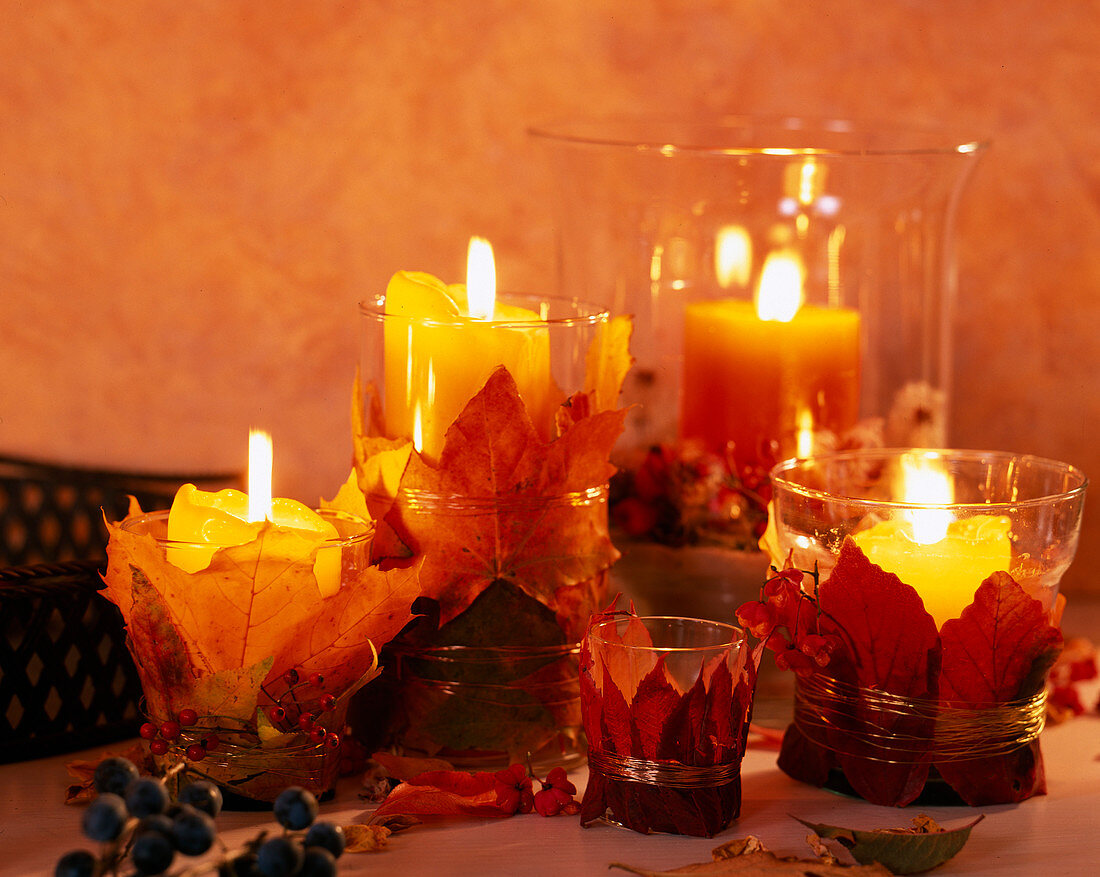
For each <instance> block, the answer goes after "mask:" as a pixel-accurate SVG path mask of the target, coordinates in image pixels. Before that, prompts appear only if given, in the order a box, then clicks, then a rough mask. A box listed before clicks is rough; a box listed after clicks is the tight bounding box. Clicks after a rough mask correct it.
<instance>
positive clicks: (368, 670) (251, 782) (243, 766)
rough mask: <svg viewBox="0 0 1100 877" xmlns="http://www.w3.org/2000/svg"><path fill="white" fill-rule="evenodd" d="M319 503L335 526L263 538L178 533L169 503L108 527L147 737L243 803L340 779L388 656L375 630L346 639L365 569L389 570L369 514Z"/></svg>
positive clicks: (114, 584) (113, 579) (157, 750)
mask: <svg viewBox="0 0 1100 877" xmlns="http://www.w3.org/2000/svg"><path fill="white" fill-rule="evenodd" d="M316 512H317V514H318V515H319V516H320V517H321V518H322V519H323V520H324V521H325V522H326V523H328V524H330V525H332V527H333V528H334V530H335V532H336V536H335V537H328V538H316V539H314V538H312V537H308V536H303V535H301V534H300V533H301V531H295V530H293V529H291V528H274V527H273V528H272V529H271V530H269V531H267V535H266V536H265V537H264V538H263V540H262V541H259V540H257V539H253V540H252V541H251V542H245V543H242V544H233V545H230V544H220V543H217V542H194V543H192V542H180V541H176V540H170V539H168V536H167V534H168V515H169V513H168V512H167V511H155V512H150V513H145V514H134V515H131V516H129V517H127V518H126V519H124V520H123V521H122V522H120V524H119V525H117V527H112V528H111V540H110V543H109V545H108V556H109V563H108V567H107V572H106V576H105V580H106V583H107V591H106V595H107V597H108V599H111V600H112V601H113V602H115V603H116V604H117V605H119V608H120V609H121V611H122V613H123V618H124V620H125V622H126V627H127V633H128V636H127V638H126V645H127V647H128V648H129V650H130V653H131V655H132V656H133V658H134V663H135V664H136V666H137V670H138V675H139V677H140V678H141V682H142V689H143V692H144V698H145V713H146V718H147V719H148V726H149V727H150V728H151V729H152V733H154V736H153V737H152V738H150V749H151V751H152V753H153V755H154V758H155V760H156V761H157V763H158V765H159V766H160V767H161V768H162V769H163V770H165V771H166V773H167V774H168V775H170V777H171V782H172V783H173V784H175V785H176V786H179V785H186V784H187V783H188V782H192V781H194V780H195V779H199V778H202V779H208V780H211V781H213V782H215V783H216V784H217V785H218V786H220V787H221V788H222V790H223V794H224V795H225V798H226V802H227V806H230V807H234V808H236V809H250V808H253V807H263V806H267V805H269V804H270V802H272V801H274V799H275V798H276V797H277V796H278V794H279V793H280V792H281V791H282V790H283V789H285V788H287V787H288V786H292V785H298V786H302V787H304V788H306V789H308V790H310V791H311V792H313V793H314V794H315V795H316V796H317V797H318V798H324V797H328V796H330V795H331V793H332V791H333V790H334V788H335V783H336V778H337V774H338V767H339V763H340V756H341V741H342V738H343V735H344V732H345V725H346V716H347V710H348V703H349V701H350V699H351V696H352V695H353V694H354V693H355V692H356V691H357V690H358V689H359V688H360V687H361V686H362V685H363V684H364V683H365V682H367V681H368V680H369V679H370V678H372V676H373V675H375V674H376V665H377V652H376V650H375V649H374V647H373V646H372V645H371V643H370V642H369V641H366V640H363V641H362V642H358V643H355V644H354V645H353V646H352V647H350V648H348V647H347V644H346V643H342V642H341V641H340V639H341V636H342V635H343V634H344V633H346V631H345V630H343V629H342V628H341V624H342V621H341V619H342V618H344V619H345V620H346V617H356V618H358V617H359V616H360V615H361V612H358V611H357V607H358V609H360V610H361V609H362V608H363V607H362V601H363V598H365V597H366V596H368V589H369V588H370V587H372V585H373V582H371V581H368V577H371V576H376V575H383V574H382V573H380V572H378V571H377V570H376V569H375V568H373V567H371V564H370V550H371V538H372V535H373V525H372V524H371V523H370V522H368V521H366V520H364V519H363V518H360V517H358V516H356V515H354V514H350V513H348V512H344V511H340V510H337V509H319V510H316ZM263 526H265V527H267V526H271V525H270V524H265V525H263ZM313 582H316V585H313V584H312V583H313ZM299 586H301V587H299ZM326 587H327V588H332V589H333V590H334V592H333V593H329V594H327V595H326V594H325V593H323V590H324V589H325V588H326ZM374 602H375V603H376V602H377V600H375V601H374ZM410 602H411V598H410ZM371 605H372V606H373V605H374V603H372V604H371ZM345 616H346V617H345ZM186 711H193V712H195V713H196V715H195V716H194V717H193V720H192V721H190V722H189V723H187V724H184V723H182V722H178V721H177V719H178V717H179V716H180V714H181V712H186ZM166 724H175V725H177V727H176V728H175V730H174V731H172V732H169V733H164V731H163V729H164V728H165V726H166ZM180 765H182V769H180V767H179V766H180ZM173 768H174V769H173Z"/></svg>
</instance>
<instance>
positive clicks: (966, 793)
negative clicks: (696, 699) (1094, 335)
mask: <svg viewBox="0 0 1100 877" xmlns="http://www.w3.org/2000/svg"><path fill="white" fill-rule="evenodd" d="M772 475H773V483H774V484H775V489H776V494H775V500H774V505H773V513H772V528H773V529H772V532H771V533H770V534H769V536H768V538H767V539H766V540H765V542H766V544H768V545H769V546H770V548H769V551H770V553H771V554H772V556H773V560H774V562H775V564H776V567H777V572H776V573H775V574H774V576H773V577H772V578H771V579H770V580H769V581H768V583H767V584H766V585H765V586H764V588H763V593H762V595H761V600H760V601H754V602H751V603H747V604H745V605H744V606H742V607H741V609H740V610H739V611H738V618H739V619H740V622H741V623H742V624H743V625H744V626H745V627H747V628H748V629H750V630H751V631H752V632H753V634H754V635H756V636H758V637H759V638H760V639H761V640H762V646H761V647H763V646H764V645H766V646H767V647H768V648H769V649H772V650H773V651H774V652H775V655H776V662H777V664H778V665H779V666H780V667H781V668H782V669H791V670H793V671H795V672H796V673H797V674H798V679H797V682H796V702H795V719H794V723H793V724H792V725H791V726H790V727H789V728H788V730H787V733H786V735H785V737H784V740H783V747H782V751H781V752H780V756H779V766H780V767H781V768H782V769H783V770H785V771H786V772H787V773H788V774H790V775H791V776H793V777H795V778H796V779H800V780H803V781H805V782H810V783H813V784H815V785H826V784H829V785H834V786H837V787H841V788H850V789H851V790H854V791H855V792H856V793H857V794H859V795H860V796H862V797H864V798H866V799H867V800H869V801H872V802H874V803H877V804H885V805H896V806H902V805H905V804H908V803H910V802H912V801H914V800H916V799H917V798H918V796H920V795H921V793H922V792H923V791H924V790H925V789H926V787H928V789H929V791H930V792H937V791H948V790H951V791H953V792H954V793H955V794H957V796H958V797H959V798H961V799H962V800H963V801H965V802H966V803H968V804H971V805H984V804H1003V803H1013V802H1017V801H1022V800H1024V799H1025V798H1028V797H1030V796H1032V795H1036V794H1042V793H1043V792H1044V791H1045V780H1044V776H1043V762H1042V752H1041V750H1040V748H1039V734H1040V732H1041V731H1042V729H1043V722H1044V706H1045V697H1046V691H1045V686H1044V683H1045V677H1046V673H1047V671H1048V670H1049V669H1050V667H1051V665H1052V664H1053V662H1054V660H1055V658H1056V657H1057V656H1058V653H1059V652H1060V651H1061V648H1062V636H1061V632H1060V631H1059V629H1058V626H1057V625H1058V617H1059V616H1060V612H1061V610H1060V606H1059V604H1058V602H1057V599H1056V598H1057V591H1058V582H1059V579H1060V578H1061V576H1062V574H1063V573H1064V572H1065V570H1066V568H1067V567H1068V566H1069V564H1070V562H1071V561H1072V559H1073V555H1074V552H1075V551H1076V546H1077V538H1078V532H1079V528H1080V520H1081V511H1082V506H1083V503H1084V492H1085V487H1086V479H1085V477H1084V475H1083V474H1082V473H1081V472H1080V471H1078V470H1077V469H1075V468H1074V467H1072V466H1069V465H1067V464H1064V463H1058V462H1054V461H1051V460H1043V459H1039V458H1036V457H1030V456H1021V455H1012V454H1006V453H999V452H992V451H930V450H876V451H856V452H848V453H838V454H825V455H820V456H816V457H809V458H806V459H802V460H791V461H787V462H786V463H783V464H781V465H779V466H778V467H776V469H775V470H773V473H772ZM930 781H933V782H930ZM944 784H946V787H947V788H946V789H945V788H944Z"/></svg>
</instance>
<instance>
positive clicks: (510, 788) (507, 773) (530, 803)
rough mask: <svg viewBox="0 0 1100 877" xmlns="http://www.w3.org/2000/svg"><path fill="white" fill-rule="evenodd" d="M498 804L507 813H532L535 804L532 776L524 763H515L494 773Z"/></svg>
mask: <svg viewBox="0 0 1100 877" xmlns="http://www.w3.org/2000/svg"><path fill="white" fill-rule="evenodd" d="M493 778H494V787H495V789H496V793H497V806H499V807H500V808H501V809H502V810H504V811H505V812H507V813H530V812H531V809H532V808H533V807H534V806H535V794H534V791H533V788H532V784H531V777H530V776H529V775H528V774H527V770H526V768H524V766H523V765H522V764H513V765H510V766H509V767H506V768H505V769H504V770H498V771H497V772H496V773H495V774H493Z"/></svg>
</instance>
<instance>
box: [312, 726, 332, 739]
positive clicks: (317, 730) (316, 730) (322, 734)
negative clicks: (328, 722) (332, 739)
mask: <svg viewBox="0 0 1100 877" xmlns="http://www.w3.org/2000/svg"><path fill="white" fill-rule="evenodd" d="M327 736H328V731H326V730H325V729H324V728H322V727H321V726H320V725H314V726H313V727H312V728H310V730H309V739H310V740H312V741H313V742H314V743H324V742H325V738H326V737H327Z"/></svg>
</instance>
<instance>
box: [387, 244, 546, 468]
mask: <svg viewBox="0 0 1100 877" xmlns="http://www.w3.org/2000/svg"><path fill="white" fill-rule="evenodd" d="M386 315H387V317H389V316H391V315H392V316H394V317H397V318H399V319H387V320H386V329H385V348H386V352H385V369H386V373H385V417H386V431H387V432H388V433H389V434H390V435H391V436H394V437H398V436H400V437H404V438H408V439H411V440H412V441H413V443H414V445H415V447H416V449H417V451H419V452H420V453H422V454H423V455H424V456H426V457H428V458H430V459H432V460H437V459H438V458H439V454H440V452H441V451H442V449H443V439H444V436H445V435H446V432H447V429H448V428H449V427H450V426H451V424H452V423H453V422H454V420H455V418H456V417H458V415H459V414H460V413H461V412H462V409H463V408H465V407H466V405H467V404H468V403H469V401H470V400H471V399H472V398H473V397H474V396H475V395H476V394H477V393H478V391H479V390H481V388H482V387H483V386H484V384H485V381H486V380H488V378H489V375H491V374H492V372H493V370H494V369H496V368H497V367H498V366H501V365H503V366H504V367H505V368H507V369H508V372H509V373H510V374H511V375H512V378H513V379H514V380H515V382H516V386H517V387H518V389H519V395H520V398H522V399H523V402H524V404H525V405H526V407H527V413H528V414H529V415H530V417H531V421H532V422H533V423H534V425H535V428H536V429H537V430H538V431H539V434H540V435H542V437H543V438H544V439H549V438H551V437H552V428H553V421H554V409H555V407H556V405H555V401H554V400H555V396H554V393H553V392H552V387H553V385H552V381H551V377H550V336H549V330H548V328H547V326H546V324H545V322H540V321H541V319H542V318H541V317H540V315H539V314H536V313H535V312H534V311H531V310H528V309H526V308H521V307H515V306H512V305H508V304H505V303H502V302H499V301H497V300H496V271H495V268H494V265H493V261H492V249H491V247H489V245H488V243H487V242H485V241H480V240H479V239H477V238H475V239H474V240H472V241H471V242H470V255H469V259H468V262H467V272H466V284H465V285H463V284H451V285H449V286H448V285H446V284H444V283H443V282H442V281H441V280H439V279H438V278H436V277H433V276H432V275H430V274H424V273H420V272H409V271H399V272H398V273H397V274H395V275H394V276H393V278H392V279H391V280H390V282H389V285H388V286H387V287H386ZM525 324H534V325H525Z"/></svg>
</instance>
